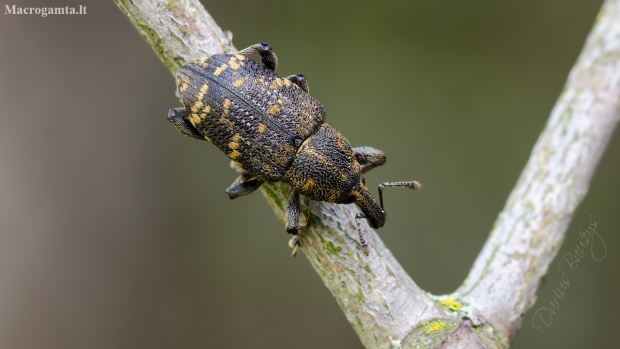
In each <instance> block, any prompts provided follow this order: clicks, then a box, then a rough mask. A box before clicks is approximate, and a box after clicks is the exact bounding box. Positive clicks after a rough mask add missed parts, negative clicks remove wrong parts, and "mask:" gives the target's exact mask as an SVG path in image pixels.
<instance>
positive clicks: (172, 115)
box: [166, 108, 205, 141]
mask: <svg viewBox="0 0 620 349" xmlns="http://www.w3.org/2000/svg"><path fill="white" fill-rule="evenodd" d="M187 114H188V112H187V110H185V108H174V109H170V110H169V111H168V115H167V116H166V117H167V118H168V121H170V122H171V123H172V125H173V126H174V127H175V128H176V129H177V131H179V132H181V133H182V134H184V135H186V136H189V137H192V138H196V139H200V140H203V141H204V140H205V138H204V137H203V136H202V135H201V134H200V133H199V132H198V131H197V130H196V128H195V127H194V126H193V125H192V124H191V123H190V122H189V121H187V119H186V118H185V117H186V116H187Z"/></svg>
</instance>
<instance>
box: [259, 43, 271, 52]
mask: <svg viewBox="0 0 620 349" xmlns="http://www.w3.org/2000/svg"><path fill="white" fill-rule="evenodd" d="M261 46H262V49H263V50H269V51H271V47H269V44H268V43H266V42H263V43H262V44H261Z"/></svg>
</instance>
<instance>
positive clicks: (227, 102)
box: [222, 98, 231, 116]
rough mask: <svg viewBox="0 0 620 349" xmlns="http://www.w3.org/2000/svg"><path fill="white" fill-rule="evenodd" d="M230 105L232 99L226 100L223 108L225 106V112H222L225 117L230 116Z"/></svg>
mask: <svg viewBox="0 0 620 349" xmlns="http://www.w3.org/2000/svg"><path fill="white" fill-rule="evenodd" d="M230 103H231V102H230V99H228V98H226V99H224V104H223V106H224V112H222V115H223V116H226V115H228V108H230Z"/></svg>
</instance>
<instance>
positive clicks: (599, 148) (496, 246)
mask: <svg viewBox="0 0 620 349" xmlns="http://www.w3.org/2000/svg"><path fill="white" fill-rule="evenodd" d="M619 22H620V1H617V0H608V1H606V2H605V4H604V6H603V8H602V9H601V11H600V13H599V15H598V17H597V21H596V25H595V26H594V28H593V30H592V31H591V33H590V35H589V37H588V39H587V41H586V45H585V47H584V49H583V51H582V53H581V55H580V56H579V59H578V60H577V62H576V64H575V66H574V67H573V69H572V71H571V73H570V75H569V78H568V81H567V82H566V85H565V87H564V91H563V92H562V95H561V96H560V98H559V99H558V102H557V103H556V105H555V107H554V109H553V111H552V112H551V116H550V117H549V120H548V122H547V125H546V127H545V129H544V130H543V132H542V134H541V135H540V137H539V139H538V141H537V142H536V145H535V146H534V149H533V150H532V154H531V156H530V159H529V161H528V163H527V165H526V166H525V169H524V170H523V172H522V173H521V177H520V178H519V180H518V182H517V184H516V186H515V188H514V189H513V191H512V193H511V194H510V197H509V198H508V201H507V202H506V206H505V208H504V210H503V211H502V212H501V213H500V215H499V217H498V218H497V221H496V222H495V225H494V227H493V230H492V232H491V236H490V237H489V239H488V240H487V242H486V244H485V245H484V248H483V249H482V252H481V253H480V254H479V255H478V258H477V259H476V262H475V263H474V266H473V268H472V270H471V271H470V273H469V276H468V277H467V279H466V280H467V282H466V283H464V285H463V286H461V287H460V288H459V290H458V292H460V293H462V294H463V295H465V296H464V297H463V299H464V300H465V301H466V302H468V303H470V304H471V305H472V306H473V307H474V308H475V309H477V311H479V313H480V315H481V316H482V317H483V318H485V319H486V320H488V321H490V322H492V323H493V324H495V325H496V327H497V328H498V329H499V330H501V331H502V332H504V333H506V334H507V335H508V338H509V339H510V341H512V340H513V339H514V337H515V336H516V334H517V332H518V330H519V328H520V327H521V323H522V321H523V318H524V316H525V313H526V312H527V311H528V310H529V309H530V308H531V307H532V305H533V304H534V302H535V301H536V291H537V290H538V288H539V286H540V285H541V284H542V282H543V279H544V276H545V274H546V273H547V269H548V268H549V264H551V262H552V261H553V259H554V257H555V256H556V254H557V253H558V251H559V249H560V246H561V244H562V241H563V240H564V235H565V232H566V229H567V228H568V225H569V223H570V221H571V220H572V218H573V215H574V213H575V211H576V209H577V206H579V204H580V203H581V201H582V200H583V198H584V197H585V195H586V193H587V192H588V187H589V184H590V180H591V179H592V175H593V174H594V171H595V169H596V167H597V165H598V163H599V160H600V158H601V156H602V155H603V152H604V151H605V148H606V147H607V144H608V143H609V141H610V139H611V137H612V135H613V133H614V130H615V127H616V125H617V124H618V120H619V113H618V112H619V110H618V102H619V101H620V100H619V96H620V41H618V37H620V26H618V23H619Z"/></svg>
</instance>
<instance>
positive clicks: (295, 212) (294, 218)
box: [286, 191, 301, 235]
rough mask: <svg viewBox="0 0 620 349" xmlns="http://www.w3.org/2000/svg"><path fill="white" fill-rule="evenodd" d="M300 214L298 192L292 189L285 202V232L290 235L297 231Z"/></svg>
mask: <svg viewBox="0 0 620 349" xmlns="http://www.w3.org/2000/svg"><path fill="white" fill-rule="evenodd" d="M300 214H301V201H300V199H299V193H298V192H296V191H293V192H292V193H291V197H290V198H289V199H288V202H287V203H286V232H287V233H289V234H292V235H297V233H299V231H300V230H301V229H300V225H299V215H300Z"/></svg>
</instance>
